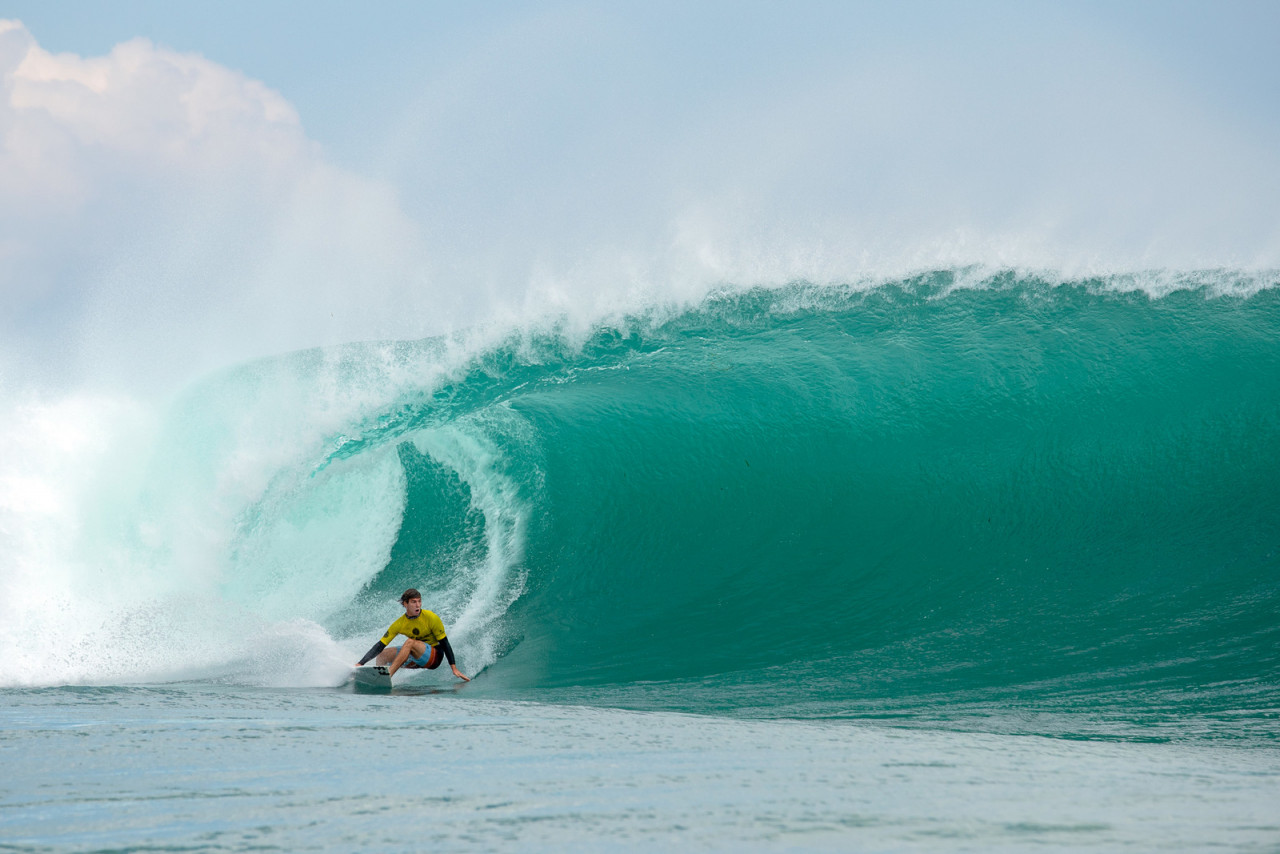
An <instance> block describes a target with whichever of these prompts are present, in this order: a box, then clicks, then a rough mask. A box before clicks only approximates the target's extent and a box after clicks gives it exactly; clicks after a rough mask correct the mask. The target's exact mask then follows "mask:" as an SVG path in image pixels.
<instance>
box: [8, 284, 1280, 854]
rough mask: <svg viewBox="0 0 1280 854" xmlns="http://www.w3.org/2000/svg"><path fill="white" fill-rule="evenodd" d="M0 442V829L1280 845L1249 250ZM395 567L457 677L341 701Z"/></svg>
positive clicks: (97, 420) (1263, 412) (701, 308)
mask: <svg viewBox="0 0 1280 854" xmlns="http://www.w3.org/2000/svg"><path fill="white" fill-rule="evenodd" d="M3 438H4V442H5V444H6V446H7V447H8V448H9V453H8V454H7V455H6V456H7V457H8V459H7V460H6V461H5V462H4V464H3V469H2V470H0V483H4V484H7V492H6V493H5V495H6V496H7V500H6V502H4V503H0V536H2V537H3V539H2V540H0V546H3V552H4V554H3V555H2V556H0V570H2V571H3V575H2V576H0V594H2V595H3V601H0V764H2V766H3V768H4V772H5V773H4V775H3V778H2V779H0V851H24V852H26V851H31V852H35V851H124V850H151V851H203V850H209V851H247V850H256V851H269V850H285V851H302V850H324V851H346V850H387V849H388V848H391V847H393V846H400V845H404V844H405V843H406V841H407V840H411V839H417V840H419V841H420V842H421V843H422V844H430V845H431V846H433V847H436V848H441V849H444V850H495V849H499V850H505V849H517V848H518V849H520V850H546V851H553V850H652V849H654V848H655V847H656V848H658V849H659V850H677V849H687V850H771V851H772V850H778V851H781V850H796V851H805V850H839V851H848V850H865V851H958V850H972V851H980V850H981V851H987V850H1010V851H1025V850H1030V849H1044V848H1059V849H1065V850H1078V849H1093V850H1150V851H1156V850H1159V851H1166V850H1188V851H1203V850H1208V849H1220V850H1233V851H1235V850H1238V851H1280V807H1278V806H1277V805H1280V276H1270V277H1269V276H1267V275H1260V274H1257V273H1249V274H1246V273H1241V272H1233V271H1230V270H1226V271H1223V270H1217V271H1201V272H1194V273H1168V272H1163V273H1162V272H1153V273H1147V274H1141V275H1130V276H1112V277H1102V278H1097V279H1088V280H1071V279H1064V278H1062V277H1052V276H1047V275H1042V276H1030V275H1025V274H1017V273H1013V272H989V271H975V270H943V271H936V272H932V273H928V274H922V275H919V276H916V277H912V278H909V279H905V280H896V281H888V282H874V283H858V284H849V285H842V286H833V285H824V286H818V285H811V284H807V283H803V282H801V283H792V284H786V285H778V286H776V287H769V288H751V289H725V290H723V291H721V292H717V293H714V294H712V295H710V296H709V297H707V298H706V299H704V300H702V301H700V302H698V303H696V304H693V305H675V304H662V305H654V306H650V307H649V308H647V309H645V310H642V311H639V312H632V313H630V314H626V315H618V316H613V317H607V318H593V319H589V320H582V319H569V318H560V319H558V320H557V319H551V320H547V319H538V320H537V321H533V320H530V321H528V322H524V323H509V324H507V325H505V326H494V327H492V328H483V329H473V330H468V331H466V332H462V333H458V334H456V335H452V336H448V337H444V338H438V339H430V340H422V341H388V342H361V343H352V344H348V345H344V346H340V347H331V348H325V349H320V350H311V351H305V352H298V353H292V354H287V355H283V356H279V357H275V358H271V359H265V360H259V361H255V362H251V363H247V364H242V365H238V366H235V367H232V368H228V369H226V370H224V371H222V372H220V373H217V374H215V375H212V376H207V377H203V378H200V379H197V380H195V381H193V382H192V383H191V384H189V385H188V386H187V387H186V388H185V389H184V390H183V391H182V392H181V393H180V394H179V395H177V396H176V397H175V398H173V399H171V400H168V401H166V402H165V403H164V405H163V406H159V407H146V406H142V405H139V404H135V403H131V402H129V401H128V400H122V399H119V398H116V397H112V396H111V395H110V394H107V393H105V392H104V393H103V394H99V395H87V394H86V395H83V396H81V397H79V398H76V399H73V400H64V401H57V402H48V401H45V402H27V403H24V404H23V405H21V406H18V405H13V406H10V407H9V408H8V410H7V411H6V413H5V424H4V431H3ZM410 586H413V587H417V588H419V589H420V590H422V591H423V596H424V606H425V607H426V608H429V609H431V610H434V611H436V612H437V613H438V614H440V616H441V617H442V618H443V619H444V622H445V624H446V626H447V627H448V631H449V636H450V639H451V641H452V643H453V646H454V648H455V649H456V650H457V652H458V655H459V666H460V668H461V669H462V670H463V672H465V673H467V674H468V675H472V676H473V677H474V681H472V682H471V683H468V684H460V683H458V682H457V680H455V679H454V678H453V677H452V676H451V675H449V674H448V673H447V672H446V671H444V670H442V671H438V672H434V673H415V674H401V676H403V677H404V678H398V679H397V687H396V688H395V689H394V690H392V691H391V692H390V693H381V694H379V693H365V692H362V691H358V690H356V688H355V686H353V685H352V683H351V680H350V669H351V664H352V663H353V662H354V661H355V660H356V659H357V658H359V657H360V656H361V655H362V654H363V652H364V651H365V650H366V649H368V647H369V646H370V644H372V643H373V642H374V641H375V640H376V639H377V638H378V637H379V636H380V635H381V633H382V632H383V631H384V630H385V628H386V626H387V625H388V624H389V623H390V622H391V621H392V620H393V619H394V618H395V617H396V616H398V615H399V614H400V613H401V609H400V607H399V605H398V602H397V600H398V598H399V594H400V592H401V591H402V590H403V589H404V588H406V587H410Z"/></svg>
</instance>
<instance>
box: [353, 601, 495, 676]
mask: <svg viewBox="0 0 1280 854" xmlns="http://www.w3.org/2000/svg"><path fill="white" fill-rule="evenodd" d="M400 604H401V605H403V606H404V616H403V617H400V618H398V619H397V620H396V621H395V622H394V623H392V624H391V628H389V629H387V633H386V634H385V635H383V636H382V640H380V641H378V642H377V643H375V644H374V645H373V646H372V647H370V648H369V651H368V652H366V653H365V654H364V658H362V659H360V660H359V661H358V662H356V666H357V667H361V666H363V665H364V663H365V662H367V661H368V660H369V659H371V658H373V657H374V656H375V655H376V656H377V657H378V664H387V663H388V662H390V664H391V666H390V667H389V668H387V671H388V673H389V674H390V675H393V676H394V675H395V672H396V671H397V670H399V669H400V668H401V667H408V668H411V669H412V668H424V669H426V670H435V669H436V668H437V667H439V666H440V662H441V661H442V660H444V659H446V658H447V659H448V660H449V667H450V669H452V670H453V675H454V676H457V677H458V678H459V679H461V680H462V681H463V682H470V681H471V680H470V679H469V678H468V677H466V676H463V675H462V671H461V670H459V669H458V662H457V659H456V658H454V655H453V647H452V646H450V645H449V638H447V637H445V633H444V623H443V622H441V620H440V618H439V617H437V616H436V615H435V613H434V612H432V611H424V610H422V594H421V593H419V592H418V591H417V590H414V589H413V588H412V587H410V588H409V589H408V590H406V591H405V592H404V593H403V594H401V596H400ZM396 635H404V636H405V642H404V644H402V645H401V646H392V647H388V646H387V644H389V643H391V642H392V641H393V640H395V639H396ZM428 650H429V652H428Z"/></svg>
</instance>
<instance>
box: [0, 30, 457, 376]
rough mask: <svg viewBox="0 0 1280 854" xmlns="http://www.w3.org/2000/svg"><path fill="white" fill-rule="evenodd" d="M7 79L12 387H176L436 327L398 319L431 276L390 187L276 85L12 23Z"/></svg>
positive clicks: (1, 281) (1, 155) (188, 59)
mask: <svg viewBox="0 0 1280 854" xmlns="http://www.w3.org/2000/svg"><path fill="white" fill-rule="evenodd" d="M0 74H2V76H3V81H4V89H3V94H2V97H0V228H2V233H3V237H2V238H0V335H2V336H3V338H4V341H5V343H4V344H0V347H3V348H4V349H5V352H2V353H0V355H2V356H4V357H6V361H7V362H8V363H9V367H8V371H7V373H9V375H10V376H9V377H8V379H9V380H11V381H12V380H13V379H14V374H16V373H24V374H25V373H43V374H44V375H45V376H44V377H42V379H44V380H46V381H50V380H52V381H55V382H56V381H64V382H65V381H76V380H77V379H80V378H82V377H83V376H84V375H85V374H86V372H97V373H103V372H115V373H117V374H123V375H132V376H134V377H135V378H136V377H137V375H138V374H139V373H142V374H145V375H148V376H153V375H154V376H158V377H160V378H161V379H163V380H165V381H172V380H173V379H175V378H177V377H181V376H183V374H184V372H189V371H194V370H201V369H205V368H209V367H212V366H216V365H218V364H220V363H221V362H223V361H225V360H227V359H229V358H243V357H248V356H253V355H259V354H263V353H273V352H280V351H282V350H288V349H291V348H294V347H302V346H310V345H316V344H324V343H333V342H336V341H341V340H349V339H352V338H360V337H373V336H377V335H379V334H384V333H388V334H399V335H412V334H422V333H424V332H425V331H429V330H430V327H431V323H432V318H431V317H421V316H412V314H411V313H406V314H402V315H399V316H396V315H394V314H392V313H390V312H388V311H387V310H386V309H387V305H388V304H389V303H392V302H394V301H395V300H396V299H397V298H398V297H399V298H403V297H406V295H412V296H414V298H415V299H417V298H419V297H421V296H422V295H423V291H424V288H425V287H426V285H425V282H426V276H427V273H426V259H425V255H424V249H423V246H422V244H421V240H420V236H419V229H418V226H417V225H416V224H415V223H413V222H412V221H411V220H409V219H408V218H407V217H406V216H405V215H404V213H403V212H402V211H401V209H400V206H399V203H398V200H397V198H396V194H395V192H394V190H393V189H392V188H391V187H389V186H387V185H385V184H380V183H378V182H375V181H370V180H368V179H365V178H362V177H360V176H357V175H354V174H351V173H349V172H346V171H343V170H341V169H339V168H337V167H335V166H333V165H332V164H330V163H328V162H327V161H326V159H325V157H324V154H323V151H322V149H321V148H320V146H319V145H318V144H317V143H315V142H314V141H312V140H310V139H308V137H307V135H306V133H305V131H304V129H303V127H302V124H301V122H300V120H299V117H298V114H297V112H296V111H295V110H294V109H293V107H292V106H291V105H290V104H289V103H288V102H287V101H286V100H285V99H284V98H283V97H282V96H280V95H279V94H278V93H276V92H274V91H272V90H271V89H269V88H267V87H266V86H264V85H263V84H262V83H260V82H257V81H255V80H251V79H249V78H247V77H245V76H244V75H242V74H239V73H237V72H235V71H232V70H230V69H228V68H225V67H223V66H221V65H219V64H217V63H215V62H212V61H210V60H207V59H205V58H203V57H201V56H198V55H194V54H183V53H178V52H175V51H172V50H167V49H165V48H162V47H158V46H156V45H154V44H152V43H151V42H149V41H147V40H146V39H134V40H131V41H128V42H125V43H123V44H120V45H117V46H116V47H115V48H114V49H112V50H111V52H110V53H109V54H108V55H106V56H101V57H90V58H85V57H80V56H76V55H73V54H51V53H49V52H47V51H45V50H43V49H42V48H41V47H40V46H39V45H38V44H37V43H36V41H35V39H34V38H33V37H32V36H31V34H30V33H29V32H28V31H27V30H26V29H25V28H24V27H23V26H22V24H21V23H19V22H16V21H2V22H0ZM374 279H376V281H374ZM389 318H391V320H389Z"/></svg>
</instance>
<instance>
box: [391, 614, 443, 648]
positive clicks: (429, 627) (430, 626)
mask: <svg viewBox="0 0 1280 854" xmlns="http://www.w3.org/2000/svg"><path fill="white" fill-rule="evenodd" d="M396 635H404V636H405V637H407V638H410V639H412V640H420V641H426V642H427V644H428V645H430V646H436V645H437V644H439V643H440V641H442V640H443V639H444V636H445V635H444V623H443V622H442V621H441V619H440V618H439V617H437V616H436V615H435V612H434V611H422V612H421V613H420V614H418V616H416V617H410V616H408V615H407V614H405V615H402V616H401V617H400V619H398V620H396V621H395V622H394V623H392V624H391V628H389V629H387V633H386V634H385V635H383V636H382V642H383V643H384V644H390V643H391V642H392V641H393V640H395V639H396Z"/></svg>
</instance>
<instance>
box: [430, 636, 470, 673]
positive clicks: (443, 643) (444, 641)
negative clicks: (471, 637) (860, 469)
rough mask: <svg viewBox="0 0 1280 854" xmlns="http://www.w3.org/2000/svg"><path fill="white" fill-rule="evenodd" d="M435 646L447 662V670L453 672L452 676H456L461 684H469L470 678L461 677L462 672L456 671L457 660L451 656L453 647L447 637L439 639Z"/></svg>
mask: <svg viewBox="0 0 1280 854" xmlns="http://www.w3.org/2000/svg"><path fill="white" fill-rule="evenodd" d="M436 646H437V647H439V648H440V651H441V652H443V653H444V657H445V659H446V660H447V661H448V662H449V669H450V670H452V671H453V675H454V676H457V677H458V678H459V679H461V680H462V681H463V682H470V681H471V678H470V677H469V676H463V675H462V671H461V670H459V669H458V659H456V658H454V656H453V645H452V644H450V643H449V639H448V638H447V637H445V638H440V640H439V642H438V643H436Z"/></svg>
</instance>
